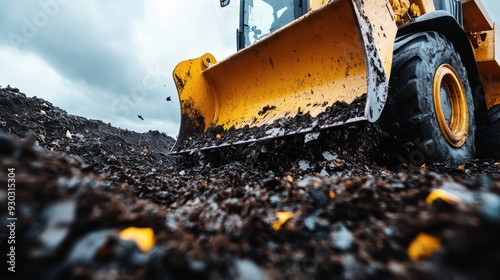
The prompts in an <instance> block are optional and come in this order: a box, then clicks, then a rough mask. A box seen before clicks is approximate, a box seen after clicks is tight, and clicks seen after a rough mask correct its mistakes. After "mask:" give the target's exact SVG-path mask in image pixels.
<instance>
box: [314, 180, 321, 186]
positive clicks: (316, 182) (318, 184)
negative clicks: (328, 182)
mask: <svg viewBox="0 0 500 280" xmlns="http://www.w3.org/2000/svg"><path fill="white" fill-rule="evenodd" d="M313 186H315V187H319V186H321V182H318V181H314V183H313Z"/></svg>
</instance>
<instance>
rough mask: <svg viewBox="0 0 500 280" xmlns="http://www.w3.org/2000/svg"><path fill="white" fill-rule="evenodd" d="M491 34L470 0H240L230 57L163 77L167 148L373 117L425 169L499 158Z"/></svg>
mask: <svg viewBox="0 0 500 280" xmlns="http://www.w3.org/2000/svg"><path fill="white" fill-rule="evenodd" d="M229 3H230V1H229V0H221V1H220V6H221V8H224V7H226V6H227V5H228V4H229ZM499 32H500V31H499V29H498V26H497V25H496V23H494V22H493V21H492V20H491V18H490V17H489V15H488V14H487V11H486V9H485V7H484V6H483V4H482V3H481V1H480V0H461V1H460V0H330V1H327V0H240V23H239V28H238V29H237V32H236V35H237V36H236V42H237V44H236V45H237V49H238V50H237V52H236V53H234V54H233V55H231V56H229V57H228V58H225V59H223V60H221V61H217V60H216V58H215V57H214V56H213V55H212V54H210V53H206V54H203V55H201V56H200V57H198V58H194V59H188V60H185V61H182V62H180V63H179V64H178V65H177V66H176V67H175V69H174V71H173V79H174V82H175V85H176V87H177V91H178V95H179V101H180V106H181V115H182V116H181V124H180V131H179V135H178V137H177V142H176V144H175V145H174V147H173V148H172V151H171V153H172V154H185V153H193V152H196V151H198V152H199V151H208V150H212V149H219V148H222V147H232V146H237V145H245V144H251V143H256V142H265V141H271V140H273V139H280V138H283V137H288V136H292V135H303V137H304V138H305V139H315V138H317V136H318V135H319V134H321V133H322V132H323V131H326V130H331V129H335V128H336V127H340V126H345V125H349V124H353V123H359V122H371V123H374V122H377V121H378V120H379V119H381V116H383V117H384V119H385V122H390V123H393V124H394V125H395V126H396V127H397V133H400V134H401V135H402V137H401V139H404V140H401V141H402V143H401V145H402V146H404V147H406V151H407V152H408V153H412V152H415V150H417V149H418V151H419V152H421V154H424V156H425V162H429V163H446V164H450V165H460V164H464V163H466V162H469V161H470V160H472V159H473V158H474V157H486V158H494V159H500V43H498V42H497V40H498V39H500V33H499ZM367 140H368V141H369V139H367Z"/></svg>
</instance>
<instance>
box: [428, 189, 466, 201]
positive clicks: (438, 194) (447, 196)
mask: <svg viewBox="0 0 500 280" xmlns="http://www.w3.org/2000/svg"><path fill="white" fill-rule="evenodd" d="M438 198H440V199H442V200H443V201H445V202H446V203H448V204H455V203H458V202H460V200H461V199H460V197H459V196H457V195H454V194H452V193H450V192H448V191H445V190H443V189H437V190H433V191H432V192H431V193H430V194H429V195H428V196H427V198H426V199H425V202H426V203H427V204H432V203H433V202H434V201H435V200H436V199H438Z"/></svg>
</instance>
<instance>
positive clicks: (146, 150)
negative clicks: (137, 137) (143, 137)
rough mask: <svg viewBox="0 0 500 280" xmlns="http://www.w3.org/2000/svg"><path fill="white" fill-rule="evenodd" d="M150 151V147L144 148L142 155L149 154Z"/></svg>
mask: <svg viewBox="0 0 500 280" xmlns="http://www.w3.org/2000/svg"><path fill="white" fill-rule="evenodd" d="M148 152H149V151H148V149H144V150H142V152H141V155H143V156H147V155H148Z"/></svg>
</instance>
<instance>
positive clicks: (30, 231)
mask: <svg viewBox="0 0 500 280" xmlns="http://www.w3.org/2000/svg"><path fill="white" fill-rule="evenodd" d="M44 103H45V104H47V105H48V108H47V110H44V111H45V112H46V115H43V114H40V112H39V111H40V110H41V107H40V106H43V105H42V104H44ZM49 104H50V103H48V102H47V101H43V100H41V99H36V98H27V97H26V96H25V95H23V94H21V93H16V92H13V91H11V90H2V91H1V95H0V106H1V108H0V109H1V111H0V123H2V127H1V128H0V131H1V132H3V133H5V134H1V136H0V180H1V184H2V185H4V186H5V185H7V178H8V174H7V173H8V172H9V171H8V169H9V168H11V169H14V170H15V178H16V179H15V180H16V182H15V185H16V187H15V192H16V206H17V207H16V210H15V215H16V217H17V224H16V225H17V227H16V246H15V249H16V258H15V266H16V277H17V278H18V279H32V278H37V279H74V278H78V279H186V278H200V279H220V278H226V279H327V278H334V279H365V278H372V279H498V277H499V276H500V239H499V238H498V236H500V172H499V171H500V164H499V163H498V162H495V161H491V160H490V161H488V160H481V161H479V160H476V161H473V162H470V163H468V164H465V165H464V166H460V167H450V166H444V165H432V166H423V167H412V166H409V165H405V164H401V163H399V164H394V165H389V164H387V165H385V166H384V162H383V161H381V160H380V159H371V158H370V156H369V154H368V153H365V152H366V150H363V149H367V148H370V145H369V142H368V143H366V144H363V143H362V142H363V141H364V140H363V138H362V137H363V135H364V134H363V133H364V132H363V131H366V130H369V129H371V128H370V127H366V128H365V130H359V131H361V132H360V134H356V131H358V130H356V129H353V128H350V129H346V130H345V131H347V132H349V133H347V134H346V133H340V132H338V133H339V134H338V135H337V137H342V138H343V139H345V140H344V142H346V143H352V144H343V145H341V144H338V145H337V146H334V142H335V141H333V140H332V144H329V145H328V146H326V148H325V149H324V150H320V151H316V155H314V156H305V155H304V154H297V156H299V157H297V158H293V159H291V160H290V161H288V163H284V162H282V163H280V164H279V165H278V168H273V167H275V165H272V164H259V163H256V161H250V162H246V161H242V160H233V161H228V162H224V163H220V164H215V165H214V164H212V162H211V161H210V160H209V159H207V158H199V159H197V160H199V162H195V164H194V165H191V166H186V165H185V164H184V165H179V164H177V163H176V161H175V159H174V158H172V157H170V156H168V155H167V151H168V150H169V148H170V147H171V146H172V144H173V140H172V139H171V138H169V137H168V136H166V135H163V134H160V133H153V132H150V133H146V134H137V133H133V132H127V131H122V130H119V129H116V128H112V127H111V126H108V125H104V124H102V123H100V122H98V121H89V120H86V119H84V118H79V117H74V116H70V115H67V114H65V113H63V111H61V110H60V109H57V108H55V107H52V106H51V105H49ZM56 113H57V114H56ZM56 115H57V121H53V122H50V121H47V119H46V116H56ZM54 118H55V117H54ZM29 131H32V132H33V133H31V135H30V134H29V133H28V132H29ZM66 131H69V132H70V134H71V137H66V136H69V135H68V134H67V132H66ZM345 131H344V132H345ZM6 134H9V135H10V137H9V136H7V135H6ZM40 134H43V135H45V140H44V141H42V140H41V139H40V138H39V137H38V136H39V135H40ZM77 134H82V135H83V138H80V137H78V136H75V135H77ZM19 136H20V137H22V138H23V139H24V140H18V138H19ZM89 139H92V140H89ZM134 139H135V140H134ZM139 139H147V140H148V141H149V144H148V145H143V143H142V142H141V143H139ZM55 141H59V147H58V146H57V145H56V144H51V143H52V142H55ZM96 141H100V144H98V143H97V144H96ZM365 141H366V140H365ZM377 143H379V144H380V142H377ZM77 145H80V146H77ZM350 145H352V146H350ZM313 146H314V145H313ZM355 146H356V148H357V149H354V148H355ZM66 147H69V150H68V151H66V149H67V148H66ZM132 148H133V149H134V152H131V149H132ZM383 148H384V147H382V146H378V147H377V148H376V149H379V150H382V149H383ZM356 150H358V153H357V154H353V153H355V151H356ZM284 151H286V150H284ZM282 152H283V151H282ZM91 153H92V154H91ZM111 155H114V159H112V158H111ZM259 161H262V157H260V159H259ZM7 197H8V194H7V191H6V188H3V187H2V188H0V200H1V201H2V205H6V202H7ZM8 215H9V212H8V211H7V208H3V209H0V218H1V220H2V221H4V222H5V221H7V217H8ZM5 230H7V228H6V227H2V229H1V233H2V234H3V233H4V231H5ZM2 236H4V235H2ZM5 236H6V235H5ZM3 244H4V242H3V240H2V246H3ZM2 258H6V254H2ZM2 263H3V264H4V265H5V264H7V265H8V263H7V260H4V259H2ZM5 269H6V268H5ZM19 277H20V278H19Z"/></svg>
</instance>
